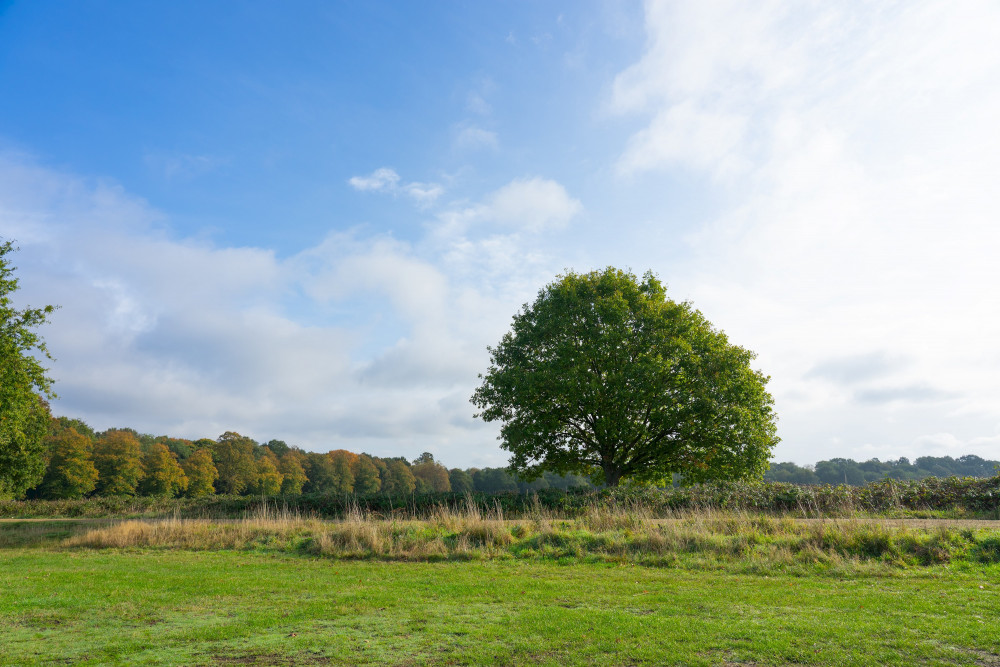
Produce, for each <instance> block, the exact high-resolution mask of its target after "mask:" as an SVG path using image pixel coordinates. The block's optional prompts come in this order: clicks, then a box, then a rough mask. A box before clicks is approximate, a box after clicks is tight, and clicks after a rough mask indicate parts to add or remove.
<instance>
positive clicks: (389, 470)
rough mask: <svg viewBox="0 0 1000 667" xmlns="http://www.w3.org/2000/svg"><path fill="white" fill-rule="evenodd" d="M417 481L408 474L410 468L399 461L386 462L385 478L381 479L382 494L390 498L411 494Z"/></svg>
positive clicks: (410, 473)
mask: <svg viewBox="0 0 1000 667" xmlns="http://www.w3.org/2000/svg"><path fill="white" fill-rule="evenodd" d="M416 487H417V480H416V478H415V477H414V476H413V473H412V472H410V466H408V465H406V462H405V461H400V460H399V459H389V460H387V461H386V469H385V476H384V477H383V478H382V492H383V493H387V494H389V495H390V496H405V495H409V494H411V493H413V491H414V489H416Z"/></svg>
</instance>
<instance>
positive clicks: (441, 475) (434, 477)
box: [410, 454, 451, 493]
mask: <svg viewBox="0 0 1000 667" xmlns="http://www.w3.org/2000/svg"><path fill="white" fill-rule="evenodd" d="M427 456H430V454H427ZM418 460H419V459H418ZM410 472H412V473H413V476H414V477H415V478H416V479H417V480H422V481H423V482H424V483H425V484H426V485H427V490H428V491H430V492H435V493H443V492H445V491H451V480H450V479H449V477H448V469H447V468H445V467H444V466H443V465H441V464H440V463H435V462H434V457H431V458H430V459H429V460H427V459H425V460H423V461H421V462H419V463H416V464H415V465H413V466H411V467H410Z"/></svg>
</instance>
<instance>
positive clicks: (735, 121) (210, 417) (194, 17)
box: [0, 1, 1000, 466]
mask: <svg viewBox="0 0 1000 667" xmlns="http://www.w3.org/2000/svg"><path fill="white" fill-rule="evenodd" d="M0 7H2V9H0V236H3V237H7V238H15V239H16V240H17V241H18V244H19V245H20V247H21V252H20V253H19V254H18V255H17V263H18V266H19V275H20V277H21V279H22V284H23V289H22V291H21V292H20V293H19V295H20V296H21V297H22V299H23V300H24V302H25V303H32V304H40V303H57V304H60V305H61V306H62V308H61V309H60V310H59V311H58V313H57V314H56V316H55V317H54V318H53V322H52V324H51V325H50V326H49V327H48V328H47V331H46V337H47V339H48V340H49V344H50V347H51V348H52V350H53V353H54V355H55V357H56V360H55V361H54V362H53V364H52V375H53V376H54V377H55V378H56V380H57V390H58V392H59V394H60V398H59V399H58V400H57V401H56V402H55V403H54V409H55V411H56V412H57V413H61V414H68V415H73V416H80V417H82V418H84V419H85V420H86V421H88V422H89V423H91V424H92V425H93V426H95V427H96V428H106V427H109V426H118V425H130V426H134V427H135V428H137V429H139V430H142V431H148V432H153V433H169V434H172V435H176V436H185V437H205V436H207V437H216V436H217V435H219V434H220V433H222V432H223V431H225V430H236V431H239V432H241V433H244V434H247V435H251V436H253V437H255V438H258V439H263V440H266V439H269V438H272V437H277V438H282V439H284V440H286V441H288V442H290V443H293V444H298V445H300V446H302V447H304V448H306V449H311V450H316V451H326V450H328V449H332V448H340V447H343V448H347V449H352V450H354V451H368V452H371V453H374V454H380V455H406V456H410V457H413V456H416V455H417V454H419V453H420V452H422V451H431V452H433V453H434V454H435V455H436V456H437V457H438V458H440V459H442V460H444V461H446V462H447V463H449V464H450V465H460V466H470V465H479V466H482V465H498V464H501V463H503V462H504V461H505V456H504V453H503V452H502V451H500V450H499V448H498V447H497V443H496V440H495V438H496V433H497V431H496V428H495V427H494V426H491V425H485V424H482V423H480V422H478V421H477V420H474V419H473V418H472V414H473V412H474V410H473V408H472V406H471V405H470V404H469V403H468V397H469V395H470V394H471V392H472V390H473V388H474V387H475V385H476V374H477V373H479V372H481V371H482V370H484V369H485V366H486V363H487V359H488V357H487V353H486V350H485V348H486V346H487V345H489V344H493V343H495V342H496V341H497V340H498V339H499V338H500V336H501V335H502V334H503V332H504V331H505V330H506V328H507V326H508V325H509V321H510V317H511V316H512V315H513V314H514V312H516V310H517V309H518V308H519V307H520V305H521V304H523V303H524V302H526V301H528V300H530V299H531V298H533V296H534V294H535V293H536V292H537V290H538V289H540V288H541V287H542V286H543V285H545V284H546V283H547V282H549V281H551V280H552V279H553V278H554V277H555V276H556V275H557V274H558V273H560V272H561V271H562V270H564V269H567V268H570V269H574V270H580V271H583V270H589V269H593V268H600V267H603V266H607V265H616V266H620V267H628V268H632V269H633V270H635V271H636V272H637V273H642V272H643V271H645V270H647V269H652V270H653V271H654V272H656V273H657V274H658V275H659V276H660V277H661V278H662V279H663V280H664V281H665V282H666V283H667V284H668V286H669V289H670V293H671V295H672V296H673V297H674V298H676V299H690V300H691V301H693V302H694V304H695V305H696V306H697V307H698V308H700V309H701V310H702V312H703V313H704V314H705V315H706V316H707V317H708V318H709V319H710V320H711V321H712V322H713V323H715V324H716V325H717V326H718V327H720V328H721V329H723V330H725V331H726V332H727V333H728V334H729V335H730V338H731V339H732V340H733V341H734V342H736V343H737V344H740V345H744V346H746V347H748V348H750V349H752V350H755V351H756V352H758V354H759V357H758V360H757V362H758V363H757V365H758V367H759V368H761V370H763V371H764V372H765V373H766V374H768V375H770V376H771V377H772V381H771V385H770V388H771V390H772V392H773V393H774V395H775V398H776V400H777V408H778V411H779V415H780V425H779V433H780V435H781V437H782V439H783V440H782V442H781V444H780V445H779V446H778V448H777V450H776V451H775V456H776V458H778V459H779V460H794V461H797V462H799V463H808V462H812V461H816V460H818V459H822V458H829V457H833V456H851V457H854V458H870V457H872V456H877V457H880V458H883V459H884V458H895V457H898V456H903V455H905V456H911V457H912V456H918V455H922V454H934V455H942V454H952V455H961V454H965V453H977V454H980V455H983V456H992V457H997V456H1000V352H998V348H997V346H996V340H997V339H998V338H1000V296H998V294H1000V290H998V289H997V288H996V285H998V284H1000V269H998V268H997V265H998V263H997V262H996V261H995V259H994V255H995V254H996V248H998V247H1000V231H998V228H997V225H996V223H995V220H996V215H995V211H997V210H1000V195H998V194H997V188H996V187H995V184H994V181H995V180H996V174H997V173H1000V133H997V132H996V129H995V119H996V118H997V117H1000V54H998V51H997V49H996V48H995V46H994V45H995V44H996V43H997V42H998V41H1000V10H998V9H997V7H996V5H995V4H994V3H991V2H967V3H961V4H958V5H956V4H955V3H943V2H903V3H893V2H883V3H871V4H865V5H861V4H860V3H853V2H843V3H839V2H833V3H815V4H805V3H783V2H775V3H768V4H766V5H747V4H743V3H728V2H705V3H671V2H650V3H646V4H639V3H616V2H597V1H595V2H584V1H579V2H545V3H538V2H496V3H486V2H440V3H407V2H372V3H346V2H345V3H332V2H330V3H320V2H315V3H311V2H289V3H274V2H246V3H214V2H199V3H195V2H175V3H151V2H150V3H147V2H135V3H111V2H46V3H37V2H16V1H15V2H8V3H5V4H3V5H0Z"/></svg>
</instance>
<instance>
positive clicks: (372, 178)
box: [347, 167, 399, 192]
mask: <svg viewBox="0 0 1000 667" xmlns="http://www.w3.org/2000/svg"><path fill="white" fill-rule="evenodd" d="M347 182H348V183H350V184H351V187H352V188H354V189H355V190H361V191H362V192H380V191H386V190H388V191H390V192H391V191H393V190H395V189H396V187H397V185H398V184H399V174H397V173H396V170H395V169H390V168H388V167H380V168H379V169H376V170H375V171H373V172H372V173H371V175H369V176H352V177H351V178H350V179H348V181H347Z"/></svg>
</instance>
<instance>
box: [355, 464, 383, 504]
mask: <svg viewBox="0 0 1000 667" xmlns="http://www.w3.org/2000/svg"><path fill="white" fill-rule="evenodd" d="M353 472H354V492H355V493H356V494H358V495H360V496H367V495H370V494H373V493H378V491H379V490H380V489H381V488H382V479H381V477H380V476H379V472H378V465H376V463H375V461H374V460H372V457H370V456H368V455H367V454H361V455H360V456H358V460H357V462H356V463H355V464H354V469H353Z"/></svg>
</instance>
